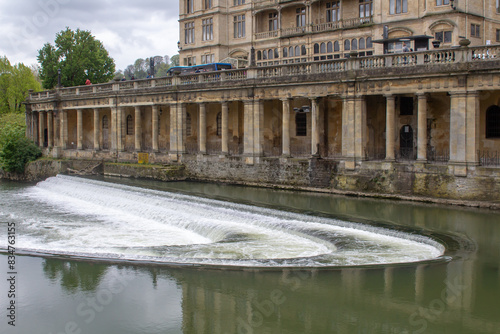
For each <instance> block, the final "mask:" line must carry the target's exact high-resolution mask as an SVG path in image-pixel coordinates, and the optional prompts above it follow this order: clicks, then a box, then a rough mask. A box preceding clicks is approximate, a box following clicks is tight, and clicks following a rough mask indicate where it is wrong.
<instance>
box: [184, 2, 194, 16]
mask: <svg viewBox="0 0 500 334" xmlns="http://www.w3.org/2000/svg"><path fill="white" fill-rule="evenodd" d="M193 12H194V0H186V13H188V14H190V13H193Z"/></svg>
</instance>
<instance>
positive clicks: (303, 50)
mask: <svg viewBox="0 0 500 334" xmlns="http://www.w3.org/2000/svg"><path fill="white" fill-rule="evenodd" d="M301 49H302V55H303V56H305V55H307V49H306V46H305V45H302V48H301Z"/></svg>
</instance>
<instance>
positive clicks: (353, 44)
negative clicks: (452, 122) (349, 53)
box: [351, 39, 358, 50]
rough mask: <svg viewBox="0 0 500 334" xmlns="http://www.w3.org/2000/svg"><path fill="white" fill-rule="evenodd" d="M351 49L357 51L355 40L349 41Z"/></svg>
mask: <svg viewBox="0 0 500 334" xmlns="http://www.w3.org/2000/svg"><path fill="white" fill-rule="evenodd" d="M351 49H352V50H357V49H358V40H357V39H353V40H352V41H351Z"/></svg>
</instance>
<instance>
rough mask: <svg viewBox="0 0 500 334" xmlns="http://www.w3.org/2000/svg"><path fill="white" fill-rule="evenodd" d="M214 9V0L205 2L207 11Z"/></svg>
mask: <svg viewBox="0 0 500 334" xmlns="http://www.w3.org/2000/svg"><path fill="white" fill-rule="evenodd" d="M211 8H212V0H205V9H211Z"/></svg>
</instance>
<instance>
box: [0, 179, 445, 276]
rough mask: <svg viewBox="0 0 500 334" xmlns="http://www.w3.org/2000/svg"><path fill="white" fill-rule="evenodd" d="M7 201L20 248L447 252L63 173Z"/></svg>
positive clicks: (285, 259) (387, 257) (246, 258)
mask: <svg viewBox="0 0 500 334" xmlns="http://www.w3.org/2000/svg"><path fill="white" fill-rule="evenodd" d="M2 200H3V204H2V207H1V208H0V219H2V220H4V219H5V220H9V221H16V225H17V228H18V232H17V233H18V241H17V247H18V248H20V249H23V250H24V251H26V252H33V253H34V252H43V253H50V254H58V255H61V254H62V255H69V256H80V257H81V256H83V257H91V258H102V259H115V260H116V259H121V260H136V261H155V262H162V263H169V264H177V263H178V264H204V265H233V266H258V267H261V266H262V267H274V266H297V267H302V266H307V267H318V266H346V265H368V264H383V263H403V262H416V261H422V260H429V259H434V258H437V257H439V256H441V255H442V254H443V252H444V247H443V246H442V245H440V244H439V243H437V242H435V241H433V240H431V239H429V238H427V237H423V236H419V235H413V234H407V233H403V232H399V231H392V230H387V229H382V228H376V227H372V226H366V225H362V224H357V223H349V222H345V221H340V220H336V219H329V218H321V217H315V216H308V215H303V214H297V213H289V212H283V211H278V210H272V209H265V208H260V207H253V206H248V205H242V204H235V203H230V202H223V201H217V200H212V199H206V198H200V197H194V196H187V195H179V194H176V193H169V192H163V191H156V190H150V189H143V188H138V187H131V186H126V185H121V184H115V183H108V182H104V181H96V180H89V179H83V178H77V177H70V176H62V175H60V176H57V177H53V178H49V179H47V180H46V181H43V182H40V183H39V184H38V185H36V186H34V187H30V188H26V189H25V190H23V191H22V192H20V193H16V194H15V196H11V197H9V198H6V199H2ZM2 233H3V232H2ZM5 240H7V238H1V239H0V247H2V248H6V244H2V242H4V241H5Z"/></svg>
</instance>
